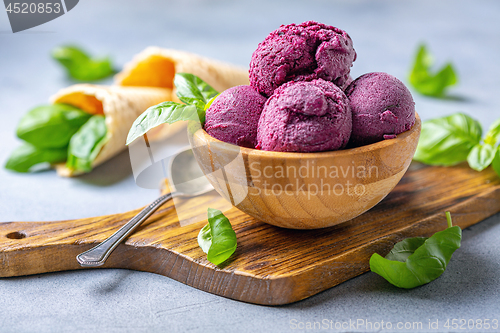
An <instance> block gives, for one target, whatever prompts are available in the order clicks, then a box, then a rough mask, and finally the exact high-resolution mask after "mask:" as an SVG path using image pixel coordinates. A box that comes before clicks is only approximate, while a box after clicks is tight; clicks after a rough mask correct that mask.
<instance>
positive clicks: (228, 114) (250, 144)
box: [205, 86, 266, 148]
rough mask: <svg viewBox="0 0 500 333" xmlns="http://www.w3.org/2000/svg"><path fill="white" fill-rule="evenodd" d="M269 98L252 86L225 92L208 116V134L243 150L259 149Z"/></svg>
mask: <svg viewBox="0 0 500 333" xmlns="http://www.w3.org/2000/svg"><path fill="white" fill-rule="evenodd" d="M265 102H266V98H265V97H264V96H262V95H261V94H259V93H258V92H257V91H256V90H255V89H254V88H252V87H251V86H236V87H232V88H229V89H227V90H225V91H224V92H222V93H221V94H220V95H219V96H218V97H217V98H216V99H215V100H214V101H213V103H212V105H210V107H209V108H208V109H207V112H206V114H205V131H206V132H207V133H208V134H209V135H211V136H213V137H214V138H216V139H218V140H221V141H224V142H227V143H232V144H235V145H238V146H241V147H247V148H255V145H256V143H257V141H256V137H257V124H258V122H259V118H260V114H261V112H262V108H263V107H264V103H265Z"/></svg>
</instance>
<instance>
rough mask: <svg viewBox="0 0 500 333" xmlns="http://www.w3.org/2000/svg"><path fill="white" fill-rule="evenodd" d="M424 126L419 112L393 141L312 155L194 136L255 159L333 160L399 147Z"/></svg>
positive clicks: (205, 135) (209, 136)
mask: <svg viewBox="0 0 500 333" xmlns="http://www.w3.org/2000/svg"><path fill="white" fill-rule="evenodd" d="M421 126H422V121H421V119H420V116H419V115H418V113H417V112H415V124H413V126H412V128H411V129H409V130H407V131H405V132H402V133H400V134H398V135H396V137H395V138H393V139H388V140H382V141H378V142H375V143H372V144H368V145H364V146H360V147H355V148H347V149H340V150H331V151H322V152H311V153H297V152H281V151H268V150H260V149H255V148H246V147H240V146H238V145H235V144H232V143H228V142H224V141H221V140H219V139H216V138H214V137H213V136H211V135H209V134H208V133H207V132H206V131H205V129H204V128H203V127H201V128H198V129H197V130H196V131H195V132H194V133H193V134H192V136H193V137H195V136H198V135H199V134H198V133H201V134H202V135H203V137H204V139H205V140H206V141H208V142H216V143H217V144H218V145H219V144H220V145H224V146H227V149H233V150H234V149H238V150H239V151H240V152H241V153H242V154H244V155H252V156H255V157H261V158H278V157H279V158H289V159H304V158H308V159H310V158H332V157H345V156H349V155H357V154H363V153H366V152H373V151H376V150H380V149H384V148H388V147H391V146H393V145H398V144H399V143H401V142H403V141H404V140H406V138H407V137H409V136H411V135H413V134H414V133H415V132H420V129H421Z"/></svg>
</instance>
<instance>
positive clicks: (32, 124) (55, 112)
mask: <svg viewBox="0 0 500 333" xmlns="http://www.w3.org/2000/svg"><path fill="white" fill-rule="evenodd" d="M89 118H90V114H88V113H86V112H84V111H82V110H80V109H77V108H75V107H73V106H71V105H66V104H54V105H43V106H39V107H36V108H34V109H32V110H30V111H29V112H28V113H26V114H25V115H24V116H23V117H22V118H21V121H20V122H19V125H18V126H17V136H18V137H19V138H20V139H22V140H24V141H26V142H28V143H30V144H32V145H33V146H35V147H37V148H63V147H67V146H68V144H69V140H70V139H71V137H72V136H73V134H75V133H76V131H78V129H79V128H80V127H81V126H82V125H83V124H84V123H85V122H86V121H87V120H88V119H89Z"/></svg>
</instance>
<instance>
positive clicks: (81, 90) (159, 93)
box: [51, 84, 185, 177]
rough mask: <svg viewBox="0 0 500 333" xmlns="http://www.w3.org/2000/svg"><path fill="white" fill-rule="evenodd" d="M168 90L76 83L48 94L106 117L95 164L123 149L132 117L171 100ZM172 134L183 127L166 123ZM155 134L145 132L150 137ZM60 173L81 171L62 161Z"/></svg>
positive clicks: (65, 175) (163, 133) (170, 93)
mask: <svg viewBox="0 0 500 333" xmlns="http://www.w3.org/2000/svg"><path fill="white" fill-rule="evenodd" d="M171 99H172V90H171V89H165V88H146V87H121V86H97V85H90V84H77V85H73V86H70V87H68V88H65V89H62V90H60V91H59V92H58V93H57V94H55V95H54V96H52V97H51V102H52V103H64V104H70V105H73V106H75V107H78V108H80V109H82V110H83V111H85V112H88V113H90V114H93V115H96V114H102V115H104V116H105V118H106V127H107V138H106V139H107V141H106V144H105V145H104V146H103V147H102V149H101V151H100V152H99V154H98V155H97V157H96V159H95V160H94V162H93V163H92V166H93V167H95V166H97V165H99V164H101V163H103V162H105V161H107V160H109V159H110V158H112V157H113V156H115V155H117V154H118V153H120V152H121V151H123V150H124V149H126V145H125V142H126V139H127V135H128V132H129V130H130V127H131V126H132V124H133V122H134V121H135V119H136V118H137V117H138V116H139V115H141V114H142V113H143V112H144V111H145V110H146V109H147V108H148V107H150V106H153V105H156V104H158V103H161V102H164V101H167V100H171ZM167 126H168V127H169V130H168V131H162V133H161V135H162V136H163V138H165V135H166V133H169V135H174V134H176V133H177V132H179V130H181V129H183V128H184V126H185V125H184V124H182V123H174V124H171V125H167ZM154 135H155V133H148V136H150V137H154ZM56 169H57V172H58V174H59V175H60V176H63V177H71V176H76V175H78V174H80V173H81V172H78V171H75V170H72V169H69V168H67V167H66V165H65V164H59V165H56Z"/></svg>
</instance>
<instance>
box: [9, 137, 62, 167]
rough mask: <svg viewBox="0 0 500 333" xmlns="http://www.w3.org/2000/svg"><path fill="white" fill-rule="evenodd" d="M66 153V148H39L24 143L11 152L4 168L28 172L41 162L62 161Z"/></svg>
mask: <svg viewBox="0 0 500 333" xmlns="http://www.w3.org/2000/svg"><path fill="white" fill-rule="evenodd" d="M67 155H68V150H67V149H66V148H55V149H40V148H37V147H35V146H33V145H30V144H29V143H25V144H23V145H22V146H20V147H18V148H17V149H16V150H14V152H12V154H11V155H10V157H9V159H8V160H7V163H6V164H5V168H6V169H9V170H13V171H17V172H30V171H32V170H33V169H34V168H35V167H38V166H39V165H40V164H43V163H48V164H53V163H58V162H63V161H65V160H66V157H67Z"/></svg>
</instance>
